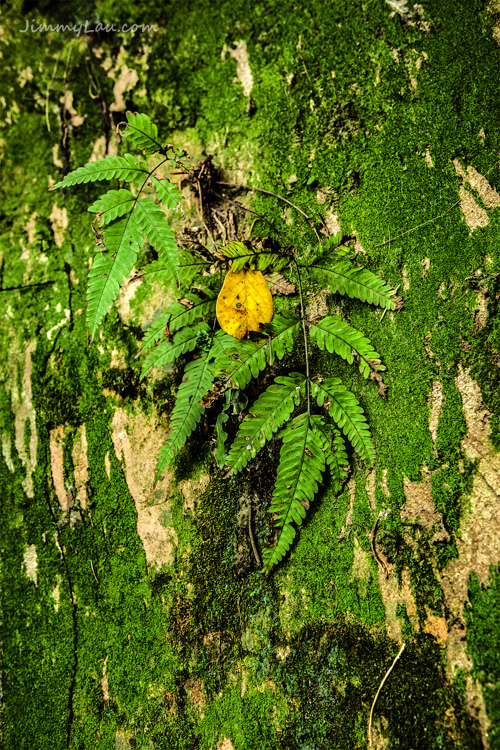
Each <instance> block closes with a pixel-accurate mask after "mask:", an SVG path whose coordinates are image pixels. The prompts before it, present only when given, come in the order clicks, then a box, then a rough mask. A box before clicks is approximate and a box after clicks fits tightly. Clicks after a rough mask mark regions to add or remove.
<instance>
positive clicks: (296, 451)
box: [262, 413, 326, 573]
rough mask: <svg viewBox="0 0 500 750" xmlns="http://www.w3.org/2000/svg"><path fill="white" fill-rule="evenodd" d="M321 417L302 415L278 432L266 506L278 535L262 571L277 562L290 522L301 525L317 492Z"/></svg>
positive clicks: (289, 540)
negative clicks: (271, 487) (271, 486)
mask: <svg viewBox="0 0 500 750" xmlns="http://www.w3.org/2000/svg"><path fill="white" fill-rule="evenodd" d="M322 424H323V418H322V417H318V416H312V417H310V416H309V414H307V413H306V414H301V415H300V416H299V417H296V418H295V419H293V420H292V421H291V422H290V423H289V424H288V425H287V426H286V427H285V428H284V430H282V431H281V432H280V434H279V437H282V438H283V445H282V447H281V452H280V464H279V467H278V473H277V476H276V484H275V487H274V492H273V498H272V500H271V506H270V508H269V510H270V512H271V513H274V514H275V515H276V519H275V521H274V526H275V528H277V529H278V538H277V541H276V544H275V546H273V547H269V548H267V549H265V550H264V551H263V555H262V556H263V562H264V572H266V573H268V572H269V571H270V569H271V568H272V567H273V566H274V565H276V563H278V562H280V560H281V559H282V558H283V556H284V555H285V554H286V553H287V552H288V550H289V549H290V546H291V543H292V542H293V540H294V537H295V533H296V531H295V528H294V527H293V526H292V523H296V524H297V525H299V526H300V525H301V524H302V520H303V519H304V518H305V515H306V509H307V508H308V507H309V503H310V502H311V501H312V500H313V499H314V496H315V495H316V493H317V491H318V486H319V483H320V482H321V476H322V473H323V471H324V470H325V464H326V457H325V451H324V439H323V438H324V435H323V433H322V431H321V426H322Z"/></svg>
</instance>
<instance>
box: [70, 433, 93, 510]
mask: <svg viewBox="0 0 500 750" xmlns="http://www.w3.org/2000/svg"><path fill="white" fill-rule="evenodd" d="M72 457H73V466H74V469H75V493H76V497H77V500H78V501H79V503H80V505H81V507H82V508H83V509H85V508H86V507H87V482H88V480H89V471H88V468H89V465H88V460H87V434H86V430H85V425H82V426H81V427H80V429H79V430H78V432H77V434H76V437H75V441H74V443H73V452H72Z"/></svg>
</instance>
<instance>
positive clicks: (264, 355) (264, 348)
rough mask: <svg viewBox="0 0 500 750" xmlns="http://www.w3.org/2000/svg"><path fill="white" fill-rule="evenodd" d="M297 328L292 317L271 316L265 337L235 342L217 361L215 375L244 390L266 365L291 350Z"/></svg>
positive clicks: (297, 325)
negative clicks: (228, 379) (266, 336)
mask: <svg viewBox="0 0 500 750" xmlns="http://www.w3.org/2000/svg"><path fill="white" fill-rule="evenodd" d="M299 326H300V321H299V320H297V318H295V317H285V316H283V315H275V316H274V318H273V320H272V323H270V324H269V325H268V326H266V329H267V332H268V333H269V338H267V339H264V340H261V341H246V340H243V339H242V340H241V341H236V340H235V339H234V338H233V344H232V347H231V348H230V349H229V350H228V351H227V352H226V353H225V355H226V356H224V357H221V358H220V360H219V361H218V362H217V365H216V366H217V372H218V374H220V375H222V374H223V375H225V377H228V378H231V381H232V382H233V384H234V386H235V387H236V388H245V387H246V386H247V385H248V383H249V382H250V380H251V379H252V378H253V377H254V378H255V377H257V375H258V374H259V372H261V371H262V370H264V368H265V367H266V365H268V364H270V365H272V364H274V362H275V360H276V359H283V357H284V356H285V354H286V353H287V352H291V351H292V349H293V343H294V337H295V335H296V334H297V331H298V329H299Z"/></svg>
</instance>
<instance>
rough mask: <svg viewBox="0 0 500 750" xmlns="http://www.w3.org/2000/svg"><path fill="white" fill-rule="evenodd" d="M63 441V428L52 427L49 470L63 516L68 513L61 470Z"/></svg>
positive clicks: (67, 501) (62, 471)
mask: <svg viewBox="0 0 500 750" xmlns="http://www.w3.org/2000/svg"><path fill="white" fill-rule="evenodd" d="M63 441H64V427H63V426H62V425H60V426H59V427H54V429H52V430H51V431H50V439H49V446H50V470H51V473H52V481H53V483H54V489H55V491H56V496H57V500H58V502H59V506H60V508H61V511H62V514H63V516H65V515H66V514H67V513H68V511H69V498H68V493H67V492H66V488H65V486H64V470H63Z"/></svg>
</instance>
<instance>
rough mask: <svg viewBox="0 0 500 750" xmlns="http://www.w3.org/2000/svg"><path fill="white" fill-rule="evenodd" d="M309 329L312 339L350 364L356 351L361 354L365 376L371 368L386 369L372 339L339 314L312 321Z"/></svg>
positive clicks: (360, 362) (361, 367) (360, 363)
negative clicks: (373, 345) (348, 323)
mask: <svg viewBox="0 0 500 750" xmlns="http://www.w3.org/2000/svg"><path fill="white" fill-rule="evenodd" d="M309 330H310V334H311V339H312V341H314V342H315V343H316V344H317V345H318V346H319V348H320V349H323V351H324V350H325V349H327V350H328V351H329V352H330V354H333V353H334V352H335V354H338V355H339V356H340V357H342V358H343V359H345V360H346V361H347V362H349V364H352V362H353V355H352V352H353V351H354V353H355V354H357V355H358V356H359V371H360V372H361V373H362V375H364V376H365V378H367V377H368V376H369V374H370V370H377V371H378V370H385V367H384V365H383V364H382V363H381V362H380V357H379V355H378V354H377V352H376V351H375V350H374V349H373V348H372V345H371V343H370V340H369V339H367V338H365V337H364V336H363V334H362V333H361V332H360V331H357V330H356V329H355V328H351V326H349V325H347V323H345V322H344V321H343V320H342V319H341V318H339V317H338V316H337V315H328V316H327V317H326V318H323V319H322V320H320V321H318V322H317V323H310V329H309Z"/></svg>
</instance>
